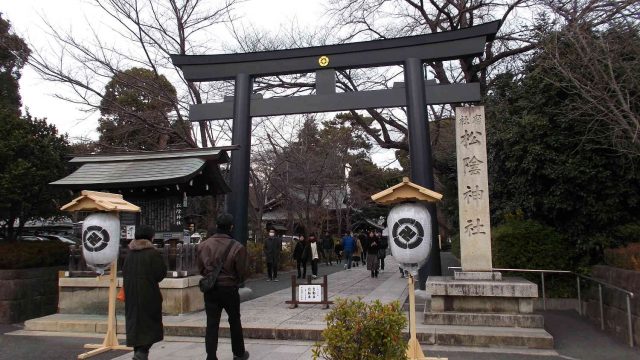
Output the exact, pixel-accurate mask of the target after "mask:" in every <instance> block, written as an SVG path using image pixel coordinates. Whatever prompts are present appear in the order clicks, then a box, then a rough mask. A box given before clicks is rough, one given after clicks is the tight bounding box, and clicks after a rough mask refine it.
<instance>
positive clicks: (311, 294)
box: [298, 285, 322, 302]
mask: <svg viewBox="0 0 640 360" xmlns="http://www.w3.org/2000/svg"><path fill="white" fill-rule="evenodd" d="M298 301H299V302H320V301H322V285H299V286H298Z"/></svg>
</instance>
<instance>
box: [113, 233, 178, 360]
mask: <svg viewBox="0 0 640 360" xmlns="http://www.w3.org/2000/svg"><path fill="white" fill-rule="evenodd" d="M154 234H155V232H154V231H153V229H152V228H151V227H149V226H144V225H143V226H139V227H138V229H137V230H136V233H135V238H136V239H135V240H133V241H131V242H130V243H129V254H128V255H127V259H126V261H125V263H124V266H123V268H122V277H123V280H124V293H125V304H124V307H125V319H126V328H127V346H132V347H133V350H134V355H133V359H134V360H146V359H147V358H148V356H149V349H150V348H151V345H153V344H154V343H157V342H158V341H162V339H163V337H164V331H163V327H162V295H161V294H160V286H159V285H158V283H159V282H160V281H162V279H164V277H165V276H166V275H167V267H166V266H165V264H164V261H163V259H162V256H161V255H160V253H159V252H158V251H157V250H156V249H155V247H154V246H153V244H152V243H151V241H150V240H151V239H153V236H154Z"/></svg>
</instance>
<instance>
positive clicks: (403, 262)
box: [387, 203, 432, 274]
mask: <svg viewBox="0 0 640 360" xmlns="http://www.w3.org/2000/svg"><path fill="white" fill-rule="evenodd" d="M387 229H389V230H388V232H389V235H388V239H389V246H390V247H391V253H392V254H393V257H394V258H395V259H396V261H398V263H399V264H400V266H401V267H402V268H403V269H405V270H407V271H410V272H412V273H414V274H415V273H416V272H417V271H418V269H419V268H420V266H421V265H422V264H424V263H425V262H426V261H427V259H428V258H429V254H430V253H431V243H432V239H431V215H430V214H429V211H428V210H427V208H426V206H424V205H423V204H421V203H404V204H399V205H396V206H394V207H393V209H391V211H390V212H389V216H388V217H387Z"/></svg>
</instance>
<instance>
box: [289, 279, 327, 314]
mask: <svg viewBox="0 0 640 360" xmlns="http://www.w3.org/2000/svg"><path fill="white" fill-rule="evenodd" d="M296 291H297V295H298V296H296ZM285 303H287V304H289V305H291V306H289V308H290V309H295V308H297V307H298V305H299V304H312V305H324V308H325V309H328V308H329V305H331V304H333V301H329V287H328V282H327V275H325V276H323V277H322V284H313V283H312V282H311V276H308V277H307V283H306V284H298V282H297V280H296V276H295V275H291V300H289V301H286V302H285Z"/></svg>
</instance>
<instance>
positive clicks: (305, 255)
mask: <svg viewBox="0 0 640 360" xmlns="http://www.w3.org/2000/svg"><path fill="white" fill-rule="evenodd" d="M310 240H311V237H309V239H307V240H305V242H304V246H303V248H302V255H301V256H300V262H301V263H302V270H303V271H302V278H303V279H304V278H306V277H307V264H308V263H310V262H311V259H312V258H311V243H310ZM311 270H312V271H313V269H311Z"/></svg>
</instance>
